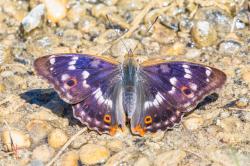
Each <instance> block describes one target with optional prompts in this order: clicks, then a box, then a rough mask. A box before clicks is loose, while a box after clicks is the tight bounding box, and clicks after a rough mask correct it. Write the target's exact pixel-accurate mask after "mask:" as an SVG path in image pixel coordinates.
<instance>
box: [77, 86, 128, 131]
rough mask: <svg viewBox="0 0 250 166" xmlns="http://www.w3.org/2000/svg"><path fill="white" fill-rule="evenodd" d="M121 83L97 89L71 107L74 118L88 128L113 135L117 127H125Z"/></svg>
mask: <svg viewBox="0 0 250 166" xmlns="http://www.w3.org/2000/svg"><path fill="white" fill-rule="evenodd" d="M121 90H122V87H121V83H120V82H118V83H116V84H112V85H111V86H110V87H108V88H102V86H101V87H100V88H98V89H97V90H96V91H95V92H94V93H92V94H91V95H89V97H87V98H86V99H85V100H83V101H81V102H80V103H77V104H74V105H73V114H74V117H75V118H77V119H78V120H80V121H81V122H82V123H83V124H86V125H87V126H88V128H90V129H94V130H96V131H98V132H100V133H109V134H111V135H113V134H114V133H115V132H116V130H117V128H118V127H121V128H123V127H124V125H125V121H126V120H125V114H124V111H123V109H122V108H121V107H119V106H120V105H121V103H120V102H121Z"/></svg>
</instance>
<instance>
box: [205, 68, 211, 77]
mask: <svg viewBox="0 0 250 166" xmlns="http://www.w3.org/2000/svg"><path fill="white" fill-rule="evenodd" d="M211 73H212V72H211V70H210V69H209V68H207V69H206V75H207V76H210V75H211Z"/></svg>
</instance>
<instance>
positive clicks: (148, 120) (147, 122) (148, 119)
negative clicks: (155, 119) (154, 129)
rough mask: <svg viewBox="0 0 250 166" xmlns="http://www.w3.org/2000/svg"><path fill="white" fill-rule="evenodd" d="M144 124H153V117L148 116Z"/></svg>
mask: <svg viewBox="0 0 250 166" xmlns="http://www.w3.org/2000/svg"><path fill="white" fill-rule="evenodd" d="M144 123H145V124H147V125H149V124H151V123H152V117H151V116H146V117H145V118H144Z"/></svg>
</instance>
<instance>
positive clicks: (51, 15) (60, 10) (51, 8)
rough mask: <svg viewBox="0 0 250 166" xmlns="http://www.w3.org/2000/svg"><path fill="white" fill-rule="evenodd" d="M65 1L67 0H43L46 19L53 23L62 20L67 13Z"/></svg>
mask: <svg viewBox="0 0 250 166" xmlns="http://www.w3.org/2000/svg"><path fill="white" fill-rule="evenodd" d="M66 3H67V0H44V4H45V7H46V9H47V10H46V11H47V16H48V19H49V20H50V21H52V22H53V23H56V22H58V21H60V20H62V19H63V18H64V17H65V16H66V13H67V9H66Z"/></svg>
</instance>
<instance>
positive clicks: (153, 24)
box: [131, 16, 159, 52]
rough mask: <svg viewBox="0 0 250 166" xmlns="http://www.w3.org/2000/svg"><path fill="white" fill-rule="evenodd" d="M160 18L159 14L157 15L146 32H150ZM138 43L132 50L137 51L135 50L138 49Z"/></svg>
mask: <svg viewBox="0 0 250 166" xmlns="http://www.w3.org/2000/svg"><path fill="white" fill-rule="evenodd" d="M158 19H159V16H157V17H156V18H155V20H154V22H153V23H152V24H151V25H150V26H149V28H148V29H147V31H146V33H148V32H149V31H150V30H151V29H152V27H153V26H154V24H155V23H156V21H157V20H158ZM137 45H138V43H137V44H136V46H135V49H134V50H133V51H132V50H131V51H132V52H135V50H136V48H137Z"/></svg>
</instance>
